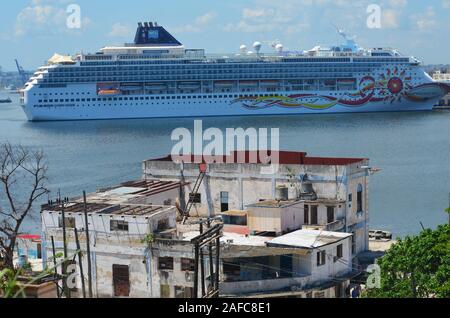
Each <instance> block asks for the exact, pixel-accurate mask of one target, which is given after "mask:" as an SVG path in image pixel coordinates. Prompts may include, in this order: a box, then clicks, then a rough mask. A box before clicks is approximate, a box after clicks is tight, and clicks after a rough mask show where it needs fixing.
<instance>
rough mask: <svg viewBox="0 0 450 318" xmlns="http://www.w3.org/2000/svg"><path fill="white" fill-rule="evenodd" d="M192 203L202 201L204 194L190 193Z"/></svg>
mask: <svg viewBox="0 0 450 318" xmlns="http://www.w3.org/2000/svg"><path fill="white" fill-rule="evenodd" d="M189 202H190V203H202V195H201V194H200V193H189Z"/></svg>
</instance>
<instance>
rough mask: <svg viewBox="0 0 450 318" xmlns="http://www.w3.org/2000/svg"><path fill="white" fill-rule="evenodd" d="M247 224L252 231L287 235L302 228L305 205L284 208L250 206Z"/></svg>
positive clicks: (298, 204)
mask: <svg viewBox="0 0 450 318" xmlns="http://www.w3.org/2000/svg"><path fill="white" fill-rule="evenodd" d="M247 211H248V216H247V224H248V227H249V230H250V231H256V232H265V231H267V232H275V233H280V234H281V233H286V232H291V231H294V230H297V229H300V228H301V225H302V224H303V203H301V202H297V203H296V204H292V205H289V206H284V207H266V206H249V207H248V208H247Z"/></svg>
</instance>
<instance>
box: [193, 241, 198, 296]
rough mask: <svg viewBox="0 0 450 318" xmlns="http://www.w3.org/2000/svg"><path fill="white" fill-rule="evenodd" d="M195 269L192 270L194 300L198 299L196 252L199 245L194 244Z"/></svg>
mask: <svg viewBox="0 0 450 318" xmlns="http://www.w3.org/2000/svg"><path fill="white" fill-rule="evenodd" d="M194 249H195V268H194V298H198V250H199V245H198V243H195V248H194Z"/></svg>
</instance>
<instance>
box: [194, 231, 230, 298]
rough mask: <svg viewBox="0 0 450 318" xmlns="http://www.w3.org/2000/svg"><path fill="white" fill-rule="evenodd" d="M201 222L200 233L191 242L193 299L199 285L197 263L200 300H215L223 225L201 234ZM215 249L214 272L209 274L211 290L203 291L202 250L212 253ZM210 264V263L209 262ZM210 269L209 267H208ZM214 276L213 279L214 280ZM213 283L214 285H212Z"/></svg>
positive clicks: (217, 289)
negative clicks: (200, 290)
mask: <svg viewBox="0 0 450 318" xmlns="http://www.w3.org/2000/svg"><path fill="white" fill-rule="evenodd" d="M202 223H203V222H200V230H201V233H200V235H199V236H197V237H195V238H193V239H192V240H191V244H193V245H194V253H195V269H194V295H193V298H198V284H199V262H202V263H201V264H200V265H201V272H202V273H201V284H202V285H201V286H202V298H217V297H219V273H220V268H219V264H220V260H219V256H220V238H221V237H222V236H223V233H222V232H223V224H217V225H215V226H213V227H210V228H208V229H207V230H206V231H204V232H203V225H202ZM213 243H214V245H215V248H216V272H215V273H214V272H210V277H211V283H212V284H211V290H210V291H208V292H206V291H205V287H204V286H205V277H204V264H203V251H202V250H203V249H204V248H206V247H208V249H210V250H211V251H212V248H213V246H211V245H210V244H213ZM211 259H212V253H210V260H211ZM211 263H212V262H211ZM210 269H211V266H210ZM214 275H215V278H214ZM213 282H214V283H213Z"/></svg>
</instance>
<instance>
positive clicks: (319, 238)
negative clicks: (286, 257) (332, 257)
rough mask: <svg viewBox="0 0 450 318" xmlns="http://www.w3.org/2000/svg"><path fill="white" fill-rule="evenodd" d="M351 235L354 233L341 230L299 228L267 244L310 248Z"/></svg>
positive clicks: (335, 241)
mask: <svg viewBox="0 0 450 318" xmlns="http://www.w3.org/2000/svg"><path fill="white" fill-rule="evenodd" d="M350 236H352V234H349V233H341V232H328V231H316V230H298V231H295V232H292V233H289V234H286V235H283V236H279V237H276V238H274V239H272V240H270V241H269V242H267V245H268V246H273V247H281V246H286V247H299V248H308V249H310V248H317V247H321V246H325V245H328V244H332V243H337V242H339V241H342V240H343V239H346V238H347V237H350Z"/></svg>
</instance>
